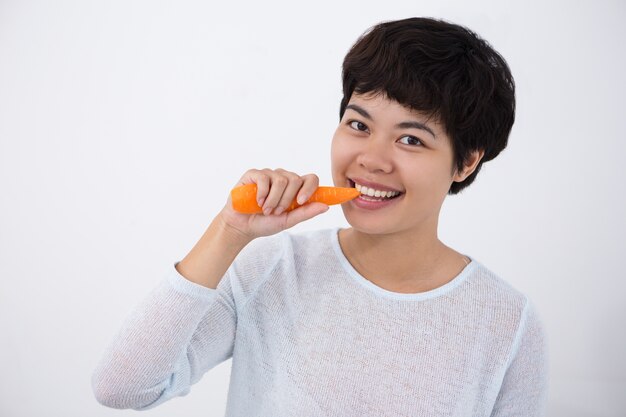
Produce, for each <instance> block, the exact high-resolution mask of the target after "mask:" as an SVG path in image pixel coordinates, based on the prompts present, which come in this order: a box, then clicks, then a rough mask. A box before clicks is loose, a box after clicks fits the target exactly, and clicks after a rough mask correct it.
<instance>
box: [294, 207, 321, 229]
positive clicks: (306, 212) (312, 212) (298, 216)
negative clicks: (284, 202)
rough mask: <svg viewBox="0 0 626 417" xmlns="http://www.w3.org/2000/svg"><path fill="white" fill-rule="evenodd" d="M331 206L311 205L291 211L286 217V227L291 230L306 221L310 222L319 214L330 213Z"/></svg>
mask: <svg viewBox="0 0 626 417" xmlns="http://www.w3.org/2000/svg"><path fill="white" fill-rule="evenodd" d="M328 208H329V206H327V205H326V204H324V203H311V204H305V205H304V206H301V207H298V208H297V209H295V210H292V211H290V212H289V213H287V215H286V219H285V227H286V228H290V227H293V226H295V225H296V224H298V223H301V222H303V221H305V220H309V219H311V218H313V217H315V216H317V215H319V214H322V213H325V212H327V211H328Z"/></svg>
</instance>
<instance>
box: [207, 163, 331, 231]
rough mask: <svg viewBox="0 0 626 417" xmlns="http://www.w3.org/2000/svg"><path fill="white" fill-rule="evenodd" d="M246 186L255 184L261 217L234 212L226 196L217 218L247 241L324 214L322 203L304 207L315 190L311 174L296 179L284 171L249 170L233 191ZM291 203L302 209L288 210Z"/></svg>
mask: <svg viewBox="0 0 626 417" xmlns="http://www.w3.org/2000/svg"><path fill="white" fill-rule="evenodd" d="M246 184H256V186H257V195H256V201H257V204H258V206H260V207H261V209H262V213H256V214H243V213H240V212H237V211H236V210H235V209H234V208H233V204H232V196H231V195H229V198H228V202H227V203H226V205H225V206H224V208H223V209H222V211H221V212H220V214H219V216H220V217H221V218H222V220H223V221H224V223H225V225H226V226H227V227H228V228H229V229H231V230H233V231H236V232H237V233H239V234H241V235H242V236H245V237H246V238H248V239H254V238H257V237H261V236H269V235H273V234H275V233H278V232H281V231H283V230H286V229H289V228H290V227H293V226H295V225H296V224H298V223H300V222H303V221H305V220H308V219H310V218H313V217H315V216H317V215H318V214H321V213H324V212H325V211H326V210H328V206H327V205H326V204H323V203H319V202H312V203H308V204H304V203H306V202H307V200H309V198H310V197H311V196H312V195H313V193H314V192H315V191H316V190H317V188H318V186H319V178H318V177H317V175H315V174H308V175H303V176H300V175H298V174H295V173H293V172H289V171H286V170H284V169H275V170H271V169H263V170H257V169H251V170H249V171H247V172H246V173H245V174H244V175H243V176H242V177H241V179H240V180H239V182H238V183H237V185H236V187H237V186H242V185H246ZM294 200H296V201H297V202H298V203H299V204H304V205H303V206H301V207H297V208H293V209H291V207H290V206H291V205H292V202H293V201H294ZM288 209H290V210H289V211H287V210H288Z"/></svg>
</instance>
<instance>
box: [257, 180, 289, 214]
mask: <svg viewBox="0 0 626 417" xmlns="http://www.w3.org/2000/svg"><path fill="white" fill-rule="evenodd" d="M288 184H289V180H288V179H287V178H286V177H284V176H282V175H279V174H277V173H273V175H272V176H271V178H270V189H269V193H268V194H267V197H266V198H265V203H264V204H263V214H265V215H266V216H267V215H268V214H271V213H272V210H273V209H275V208H276V207H278V203H279V202H280V199H281V198H282V196H283V193H284V192H285V189H286V188H287V185H288Z"/></svg>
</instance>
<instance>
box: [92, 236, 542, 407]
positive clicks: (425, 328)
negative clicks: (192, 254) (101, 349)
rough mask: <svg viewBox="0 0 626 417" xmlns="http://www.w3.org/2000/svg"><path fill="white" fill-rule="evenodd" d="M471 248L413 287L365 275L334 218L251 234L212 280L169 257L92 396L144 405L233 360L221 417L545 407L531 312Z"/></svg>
mask: <svg viewBox="0 0 626 417" xmlns="http://www.w3.org/2000/svg"><path fill="white" fill-rule="evenodd" d="M469 258H470V259H471V262H470V263H469V264H468V265H467V266H466V267H465V268H464V269H463V271H462V272H461V273H459V274H458V275H457V276H456V277H454V279H452V280H451V281H449V282H448V283H446V284H445V285H443V286H441V287H438V288H436V289H433V290H430V291H426V292H421V293H414V294H406V293H396V292H392V291H389V290H386V289H383V288H381V287H379V286H377V285H376V284H374V283H372V282H371V281H368V280H367V279H366V278H364V277H363V276H362V275H360V274H359V273H358V272H357V271H356V270H355V269H354V268H353V267H352V265H351V264H350V263H349V262H348V260H347V258H346V257H345V256H344V254H343V252H342V250H341V247H340V245H339V240H338V229H328V230H319V231H314V232H306V233H299V234H295V233H294V234H292V233H288V232H282V233H279V234H277V235H273V236H270V237H265V238H259V239H256V240H254V241H253V242H251V243H250V244H248V246H246V247H245V248H244V250H243V251H242V252H241V253H240V254H239V255H238V256H237V258H236V259H235V261H234V262H233V264H232V265H231V266H230V268H229V269H228V271H227V272H226V274H225V275H224V277H223V278H222V280H221V281H220V283H219V285H218V287H217V289H210V288H207V287H203V286H200V285H198V284H195V283H193V282H191V281H189V280H187V279H186V278H184V277H183V276H182V275H180V274H179V273H178V271H177V270H176V268H175V266H176V264H174V265H173V266H172V268H171V269H170V270H169V271H167V273H166V274H164V276H163V278H162V279H161V280H160V281H159V282H158V284H157V285H156V286H155V288H154V289H153V290H152V291H151V292H150V293H149V294H148V295H147V296H146V297H145V298H144V299H143V301H142V302H140V303H139V304H138V305H137V306H136V308H135V309H134V311H133V313H131V314H130V316H129V317H128V318H127V319H126V321H125V323H124V324H123V326H122V328H121V330H120V331H119V332H118V334H117V335H116V336H115V337H114V339H113V341H112V343H111V344H110V345H109V346H108V347H107V349H106V351H105V353H104V355H103V357H102V359H101V360H100V362H99V364H98V366H97V368H96V369H95V371H94V373H93V377H92V385H93V389H94V393H95V395H96V398H97V399H98V401H99V402H101V403H102V404H104V405H106V406H109V407H114V408H134V409H138V410H140V409H149V408H153V407H155V406H157V405H159V404H161V403H163V402H164V401H167V400H169V399H171V398H173V397H176V396H183V395H186V394H187V393H189V391H190V387H191V385H193V384H194V383H196V382H197V381H199V380H200V378H201V377H202V376H203V375H204V373H206V372H207V371H209V370H210V369H211V368H213V367H215V366H216V365H218V364H219V363H221V362H223V361H225V360H227V359H229V358H232V366H231V377H230V386H229V391H228V399H227V405H226V410H227V411H226V416H227V417H251V416H268V417H279V416H342V417H345V416H355V417H356V416H358V417H363V416H386V417H400V416H403V417H409V416H411V417H416V416H424V417H437V416H459V417H460V416H464V417H465V416H525V417H531V416H541V415H543V414H544V408H545V403H546V392H547V349H546V342H545V339H546V338H545V331H544V327H543V325H542V322H541V320H540V318H539V316H538V314H537V311H536V309H535V308H533V304H532V303H531V302H530V301H529V299H528V297H526V296H525V295H524V294H522V293H521V292H519V291H518V290H516V289H514V288H513V287H512V286H510V285H509V284H508V283H507V282H506V281H504V280H503V279H501V278H499V277H498V276H497V275H495V274H494V273H493V272H491V271H490V270H488V269H487V268H486V267H485V266H483V265H482V264H481V263H480V262H478V261H477V260H476V259H474V258H473V257H471V256H469Z"/></svg>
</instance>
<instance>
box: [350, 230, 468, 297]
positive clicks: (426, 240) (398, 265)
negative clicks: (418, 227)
mask: <svg viewBox="0 0 626 417" xmlns="http://www.w3.org/2000/svg"><path fill="white" fill-rule="evenodd" d="M339 243H340V245H341V248H342V251H343V253H344V255H345V256H346V258H347V259H348V261H349V262H350V263H351V264H352V266H353V267H354V269H356V270H357V271H358V272H359V273H360V274H361V275H362V276H363V277H365V278H366V279H368V280H369V281H372V282H373V283H375V284H376V285H378V286H380V287H382V288H385V289H388V290H390V291H396V292H410V293H415V292H424V291H429V290H431V289H434V288H437V287H440V286H442V285H444V284H445V283H447V282H449V281H450V280H452V279H453V278H454V277H455V276H456V275H458V273H460V271H462V270H463V268H464V267H465V265H466V262H465V261H464V260H463V259H464V258H463V256H462V255H461V254H459V253H458V252H456V251H454V250H453V249H451V248H449V247H447V246H446V245H444V244H443V243H442V242H441V241H440V240H439V239H438V237H437V234H436V233H434V234H432V233H431V234H429V235H427V234H421V235H420V234H417V233H414V232H413V233H410V234H409V233H404V234H401V233H397V234H386V235H371V234H366V233H362V232H359V231H357V230H355V229H343V230H340V231H339Z"/></svg>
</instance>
